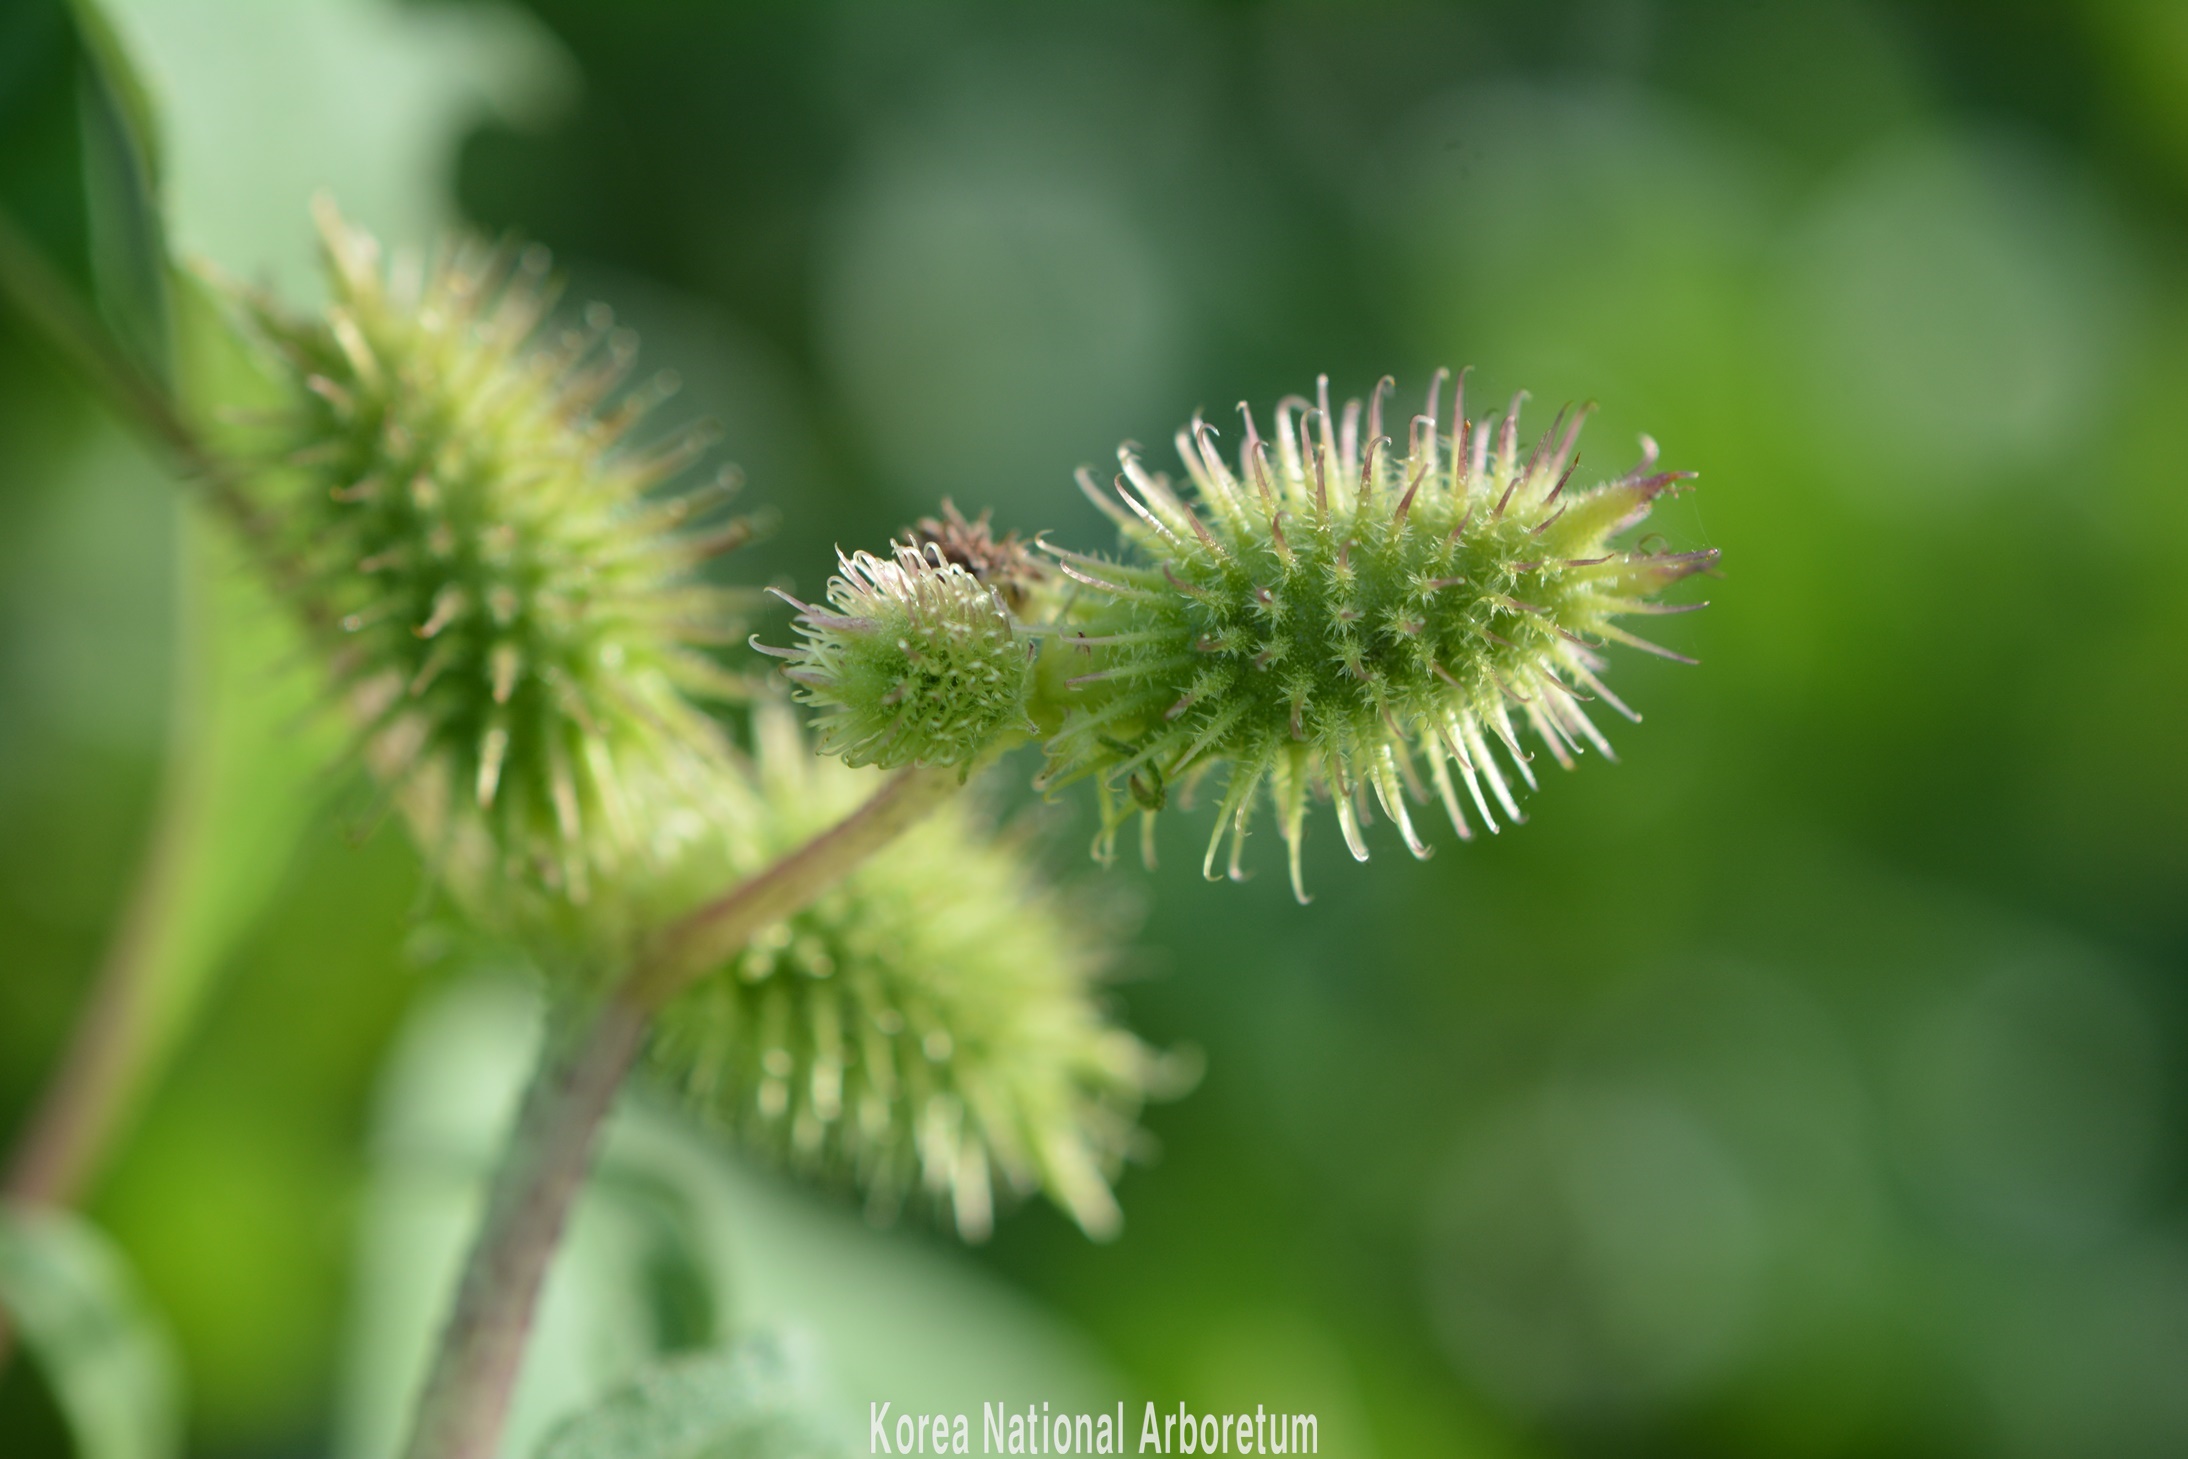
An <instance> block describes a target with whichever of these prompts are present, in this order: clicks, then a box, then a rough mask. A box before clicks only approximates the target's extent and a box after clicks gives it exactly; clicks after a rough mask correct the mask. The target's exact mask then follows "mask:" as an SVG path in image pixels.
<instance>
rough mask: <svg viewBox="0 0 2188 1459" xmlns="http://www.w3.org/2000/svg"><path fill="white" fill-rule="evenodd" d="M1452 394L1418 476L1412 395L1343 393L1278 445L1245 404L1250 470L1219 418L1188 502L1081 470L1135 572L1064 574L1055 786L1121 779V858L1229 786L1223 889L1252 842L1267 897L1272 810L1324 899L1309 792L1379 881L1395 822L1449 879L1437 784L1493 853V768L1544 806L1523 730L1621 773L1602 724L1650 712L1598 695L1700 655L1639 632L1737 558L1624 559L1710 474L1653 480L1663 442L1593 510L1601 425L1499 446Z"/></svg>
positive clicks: (1153, 483) (1460, 826)
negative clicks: (1651, 667) (1636, 651)
mask: <svg viewBox="0 0 2188 1459" xmlns="http://www.w3.org/2000/svg"><path fill="white" fill-rule="evenodd" d="M1446 378H1447V376H1446V375H1445V374H1444V373H1442V372H1439V373H1438V375H1437V377H1436V382H1435V384H1434V385H1432V386H1431V388H1430V390H1429V396H1428V403H1427V408H1426V410H1425V411H1424V412H1423V413H1422V414H1420V415H1417V416H1414V417H1413V418H1412V420H1411V421H1410V422H1409V423H1408V424H1407V425H1405V426H1404V427H1402V428H1401V431H1402V433H1403V434H1404V436H1405V438H1406V442H1407V447H1406V449H1405V451H1404V452H1403V453H1400V452H1399V451H1398V450H1396V449H1395V448H1394V446H1393V443H1392V441H1391V440H1390V438H1389V437H1387V436H1385V434H1384V423H1383V395H1384V391H1385V390H1386V389H1387V388H1388V385H1389V382H1388V381H1387V380H1386V381H1385V382H1384V383H1383V385H1381V386H1378V387H1377V390H1376V392H1375V395H1374V397H1373V399H1372V400H1371V402H1370V403H1369V404H1368V406H1367V408H1366V411H1365V419H1364V421H1363V412H1362V409H1361V405H1360V402H1358V401H1353V402H1350V403H1349V404H1347V405H1346V407H1345V408H1344V411H1343V413H1342V416H1341V417H1338V416H1334V415H1333V414H1332V412H1331V410H1330V407H1329V394H1328V382H1327V380H1326V379H1325V380H1324V381H1323V382H1322V386H1321V389H1320V392H1319V398H1318V400H1317V401H1314V402H1310V401H1307V400H1305V399H1302V398H1300V397H1296V396H1295V397H1292V398H1289V399H1287V400H1285V401H1283V402H1282V403H1280V404H1279V405H1278V407H1277V411H1276V418H1275V425H1276V432H1275V439H1274V441H1273V443H1272V442H1269V441H1265V440H1263V439H1262V437H1261V436H1260V434H1259V432H1258V430H1257V429H1256V426H1255V422H1254V420H1253V416H1252V414H1251V412H1250V411H1246V409H1245V407H1244V406H1241V407H1240V409H1241V411H1242V412H1244V414H1245V435H1244V439H1243V441H1242V442H1241V445H1240V449H1239V456H1238V465H1237V469H1236V471H1234V470H1233V469H1232V468H1231V467H1230V466H1229V465H1227V464H1226V463H1225V462H1224V460H1223V459H1222V458H1221V457H1220V456H1219V455H1218V454H1217V451H1216V448H1215V443H1214V439H1213V438H1214V436H1215V432H1214V431H1213V430H1212V429H1211V428H1209V427H1208V426H1206V425H1204V424H1203V423H1201V422H1200V421H1199V420H1198V419H1196V420H1195V421H1194V423H1193V425H1192V427H1191V428H1190V429H1189V430H1186V431H1181V432H1179V434H1178V451H1179V454H1180V455H1181V456H1182V458H1183V459H1184V463H1185V468H1186V472H1187V474H1188V475H1189V476H1190V477H1191V481H1192V487H1191V492H1190V499H1189V500H1188V498H1187V496H1186V495H1185V494H1181V492H1180V491H1179V490H1178V489H1177V488H1176V487H1174V486H1173V485H1172V483H1171V482H1170V481H1169V479H1168V478H1167V477H1164V476H1162V475H1159V474H1153V473H1150V472H1149V471H1147V470H1146V469H1145V468H1144V467H1143V466H1142V465H1141V464H1140V462H1139V461H1138V459H1137V458H1136V456H1135V455H1134V454H1133V452H1132V450H1131V449H1130V448H1127V449H1125V450H1124V451H1122V452H1120V453H1119V455H1120V458H1121V460H1122V464H1123V467H1124V471H1123V474H1122V475H1120V476H1119V477H1117V478H1116V481H1115V485H1114V489H1113V491H1104V490H1102V489H1101V488H1100V486H1099V485H1098V484H1097V483H1096V482H1095V481H1094V479H1093V478H1092V476H1091V475H1090V474H1089V473H1086V472H1081V474H1080V484H1081V486H1082V488H1083V489H1084V490H1085V491H1086V493H1087V495H1088V496H1089V497H1090V498H1091V499H1092V500H1093V501H1094V503H1095V505H1096V506H1098V507H1100V508H1101V509H1102V510H1103V511H1104V512H1105V513H1106V514H1108V515H1109V516H1110V517H1111V518H1112V519H1113V520H1114V521H1115V522H1116V523H1117V526H1118V528H1119V530H1120V532H1121V533H1122V535H1123V538H1124V542H1125V545H1126V548H1127V556H1126V560H1124V561H1108V560H1105V559H1100V558H1095V557H1088V556H1082V555H1079V554H1075V553H1069V552H1062V551H1057V552H1056V555H1057V557H1058V558H1059V559H1060V565H1061V566H1062V568H1063V570H1064V572H1065V573H1066V574H1067V575H1068V576H1070V577H1071V578H1072V579H1074V580H1075V581H1076V582H1078V583H1079V584H1080V585H1081V587H1082V588H1083V590H1084V591H1083V596H1082V597H1081V598H1080V600H1079V601H1078V602H1077V603H1076V604H1075V605H1073V606H1072V607H1071V608H1070V610H1069V611H1068V612H1067V614H1066V616H1065V618H1064V623H1063V628H1062V636H1061V637H1060V638H1058V639H1055V640H1053V641H1052V643H1053V647H1052V649H1051V652H1050V654H1048V655H1044V687H1045V689H1046V691H1047V692H1046V696H1045V698H1046V701H1047V703H1046V705H1045V706H1044V707H1045V708H1046V709H1047V712H1048V713H1049V714H1050V716H1051V717H1052V718H1053V717H1055V716H1057V715H1059V714H1060V716H1061V718H1060V727H1059V728H1058V729H1057V732H1056V733H1055V734H1054V736H1053V738H1052V739H1051V740H1050V741H1049V744H1048V752H1049V763H1048V766H1047V769H1046V770H1045V772H1044V778H1045V781H1046V783H1048V784H1050V785H1060V784H1064V783H1066V782H1069V781H1071V780H1074V779H1078V778H1080V777H1084V776H1092V777H1094V778H1095V779H1096V780H1097V783H1098V784H1099V786H1100V787H1101V793H1102V801H1103V807H1104V815H1103V823H1104V835H1105V838H1106V837H1108V836H1112V835H1113V834H1114V832H1115V829H1116V827H1117V826H1118V825H1119V824H1120V823H1121V822H1122V821H1123V820H1124V819H1126V818H1127V817H1128V816H1129V815H1130V814H1131V813H1132V812H1134V811H1135V810H1137V811H1142V812H1145V813H1146V815H1147V816H1148V817H1149V823H1148V825H1147V826H1146V827H1145V828H1143V829H1146V830H1151V823H1152V816H1153V813H1154V811H1155V810H1157V809H1159V808H1160V807H1161V806H1162V805H1163V804H1164V802H1165V800H1166V798H1167V796H1168V794H1169V791H1170V788H1171V787H1172V786H1173V785H1175V784H1176V783H1178V782H1181V781H1182V782H1187V783H1190V782H1191V781H1193V780H1195V779H1197V778H1198V777H1199V776H1200V775H1202V774H1204V773H1205V772H1206V771H1207V770H1208V769H1209V768H1210V767H1212V766H1213V765H1214V764H1216V763H1218V762H1228V763H1229V765H1230V767H1231V769H1230V774H1229V779H1228V782H1227V784H1226V787H1225V789H1224V793H1223V797H1222V801H1221V804H1220V809H1219V810H1218V812H1217V822H1216V827H1215V834H1214V836H1213V837H1212V838H1211V840H1210V842H1209V845H1208V856H1207V861H1206V864H1205V866H1204V870H1206V871H1207V872H1209V874H1211V875H1212V874H1213V873H1214V866H1215V860H1216V855H1217V852H1218V850H1219V847H1220V843H1221V841H1222V838H1223V835H1224V832H1225V830H1226V829H1228V830H1229V832H1230V834H1231V838H1232V845H1231V855H1230V871H1231V875H1232V876H1234V877H1236V876H1238V875H1239V874H1240V870H1239V856H1240V850H1241V846H1242V844H1243V842H1244V840H1245V836H1246V832H1247V828H1248V823H1249V820H1250V818H1251V816H1252V812H1253V808H1254V804H1255V801H1256V798H1257V793H1258V791H1259V790H1260V789H1261V788H1262V787H1263V786H1264V785H1266V786H1268V787H1270V789H1271V790H1272V792H1273V795H1274V799H1275V802H1276V807H1277V814H1278V829H1279V831H1280V833H1281V834H1282V836H1283V837H1284V839H1285V841H1286V842H1287V843H1288V846H1289V849H1290V861H1291V874H1292V885H1293V889H1294V891H1295V892H1296V893H1297V894H1298V895H1299V897H1300V899H1301V900H1305V898H1306V894H1305V890H1304V888H1303V887H1302V885H1301V882H1300V873H1299V844H1300V836H1301V832H1302V828H1303V824H1304V821H1305V817H1306V807H1307V799H1308V795H1309V793H1310V792H1313V793H1317V794H1324V795H1327V797H1328V798H1329V799H1330V800H1331V801H1333V802H1334V803H1335V806H1336V809H1337V817H1338V822H1339V824H1340V826H1341V827H1342V829H1343V832H1344V837H1345V842H1346V845H1347V846H1348V847H1349V848H1350V849H1351V851H1352V854H1353V855H1354V856H1355V857H1357V858H1359V859H1361V860H1365V859H1366V858H1367V854H1368V853H1367V842H1366V840H1365V838H1364V837H1363V835H1362V831H1361V825H1362V822H1363V821H1364V820H1365V819H1366V818H1367V814H1368V809H1369V802H1370V799H1371V798H1372V801H1373V803H1374V804H1375V805H1376V806H1379V807H1380V808H1381V809H1382V812H1383V814H1384V815H1385V816H1386V817H1388V818H1389V819H1390V820H1391V821H1393V822H1394V823H1395V824H1396V825H1397V827H1398V830H1399V833H1400V835H1401V836H1403V838H1404V840H1405V842H1406V845H1407V846H1408V847H1409V848H1410V849H1411V850H1412V852H1413V854H1414V855H1415V856H1426V855H1428V852H1429V848H1428V846H1427V845H1426V844H1425V843H1424V842H1423V841H1422V840H1421V838H1420V836H1419V835H1418V834H1417V833H1416V832H1415V830H1414V826H1413V821H1412V817H1411V814H1410V812H1409V810H1408V807H1407V802H1408V799H1409V798H1411V799H1413V800H1414V801H1416V802H1418V801H1420V800H1424V799H1425V798H1426V796H1427V794H1428V791H1429V788H1430V787H1433V790H1434V793H1435V794H1436V796H1437V797H1438V798H1439V799H1441V801H1442V803H1443V806H1444V809H1445V811H1446V812H1447V813H1448V815H1449V817H1450V820H1451V824H1452V826H1453V828H1454V829H1455V830H1456V831H1457V832H1458V834H1459V835H1460V837H1462V838H1466V837H1470V836H1471V835H1472V834H1473V832H1472V827H1471V824H1470V821H1469V817H1468V813H1467V807H1468V805H1471V807H1472V809H1473V812H1474V813H1475V814H1477V815H1478V816H1479V817H1480V818H1481V821H1482V823H1483V824H1484V825H1486V826H1487V827H1488V828H1489V829H1490V830H1492V831H1494V830H1496V829H1497V814H1498V812H1500V811H1501V812H1502V814H1503V815H1504V817H1505V818H1507V819H1509V820H1513V821H1517V820H1519V819H1521V815H1520V810H1519V806H1518V804H1517V803H1516V801H1515V799H1514V796H1513V793H1512V786H1511V784H1510V782H1509V781H1508V780H1507V778H1506V773H1505V771H1504V770H1503V769H1502V768H1501V767H1500V766H1499V764H1498V763H1497V759H1496V756H1495V753H1494V748H1501V749H1502V750H1503V752H1504V753H1505V755H1506V757H1507V758H1508V759H1509V760H1510V761H1511V763H1512V764H1513V766H1514V767H1515V768H1516V769H1517V771H1518V774H1519V775H1520V777H1521V778H1523V779H1524V780H1525V781H1526V782H1527V783H1528V784H1529V785H1530V786H1532V785H1533V784H1534V781H1535V772H1534V768H1533V764H1532V756H1531V755H1530V753H1529V752H1528V751H1527V750H1526V749H1524V748H1523V747H1522V744H1521V740H1520V733H1519V731H1520V728H1521V725H1520V724H1518V723H1515V720H1517V721H1524V726H1525V728H1526V729H1528V730H1531V731H1532V732H1533V734H1534V736H1535V737H1536V738H1537V739H1539V740H1540V742H1541V743H1542V745H1543V747H1544V748H1546V749H1547V750H1548V751H1549V752H1550V755H1551V757H1552V758H1553V759H1555V760H1556V761H1558V762H1559V763H1560V764H1562V765H1565V766H1567V767H1570V766H1571V765H1572V764H1573V760H1574V757H1575V756H1576V755H1578V754H1579V753H1581V751H1582V750H1583V748H1584V747H1593V748H1594V749H1596V750H1599V751H1601V752H1603V753H1604V754H1606V755H1608V754H1609V752H1610V746H1609V744H1608V742H1607V741H1606V740H1605V739H1604V737H1603V735H1602V734H1601V733H1600V732H1599V730H1598V729H1597V726H1596V725H1595V723H1594V722H1593V721H1592V720H1591V719H1590V717H1589V714H1588V711H1587V709H1586V708H1585V707H1584V701H1586V700H1589V699H1599V700H1601V701H1602V702H1603V703H1606V704H1608V705H1610V706H1611V707H1612V708H1614V709H1616V710H1617V711H1618V712H1619V713H1621V714H1627V715H1629V716H1630V715H1631V711H1630V710H1628V709H1626V707H1625V705H1624V704H1622V703H1621V702H1620V701H1619V700H1618V698H1617V696H1615V695H1614V694H1612V693H1611V691H1610V690H1609V689H1608V688H1606V687H1605V686H1604V684H1603V682H1602V680H1601V678H1600V677H1599V675H1600V673H1601V672H1602V670H1603V669H1604V667H1605V661H1604V659H1603V658H1602V656H1601V655H1600V654H1599V653H1598V651H1597V650H1598V648H1599V647H1601V646H1602V645H1603V644H1605V643H1610V642H1616V643H1625V644H1630V645H1633V646H1635V647H1639V648H1643V649H1647V650H1649V651H1651V652H1655V653H1662V654H1665V655H1666V656H1668V657H1673V658H1677V657H1679V656H1678V655H1676V654H1671V653H1670V652H1669V650H1665V649H1661V648H1658V647H1657V646H1656V645H1654V644H1651V643H1648V642H1647V641H1645V640H1643V639H1640V638H1637V637H1635V636H1634V635H1632V634H1630V633H1628V632H1627V631H1626V630H1625V629H1623V628H1621V627H1620V626H1618V624H1617V623H1616V622H1615V621H1614V620H1615V619H1617V618H1619V617H1620V616H1622V615H1625V614H1632V613H1666V612H1680V611H1684V607H1686V606H1693V607H1699V606H1701V605H1699V604H1693V605H1683V606H1681V607H1672V606H1667V605H1663V604H1658V603H1655V602H1653V601H1651V597H1652V595H1653V594H1654V593H1656V592H1657V590H1659V589H1660V588H1663V587H1664V586H1666V585H1668V584H1670V583H1673V582H1676V581H1678V580H1679V579H1681V578H1683V577H1686V576H1688V575H1689V574H1691V573H1694V572H1697V571H1700V570H1702V569H1704V568H1707V567H1709V566H1710V565H1712V564H1713V563H1714V562H1715V561H1716V557H1717V554H1716V552H1715V551H1714V550H1711V551H1702V552H1686V553H1652V552H1642V551H1636V550H1630V549H1621V548H1619V547H1618V546H1616V545H1614V539H1616V538H1617V537H1618V536H1619V534H1621V533H1623V532H1625V531H1627V530H1628V529H1630V528H1632V527H1633V526H1635V525H1636V524H1637V523H1639V522H1640V521H1641V520H1642V519H1643V518H1644V517H1645V516H1647V515H1648V512H1649V509H1650V506H1651V504H1652V503H1653V502H1654V501H1655V499H1656V498H1657V497H1658V496H1659V495H1661V494H1662V493H1663V492H1665V491H1666V490H1667V489H1669V488H1671V487H1673V486H1674V485H1675V484H1676V483H1678V482H1679V481H1681V480H1683V479H1685V478H1687V477H1689V476H1691V475H1692V473H1691V472H1656V471H1654V469H1653V468H1654V465H1655V458H1656V448H1655V444H1654V443H1653V442H1650V441H1648V440H1646V438H1644V443H1643V450H1644V454H1643V459H1642V461H1641V463H1640V464H1639V465H1638V466H1636V467H1635V468H1634V469H1633V470H1631V471H1629V472H1627V473H1626V474H1624V475H1623V476H1620V477H1618V478H1616V479H1615V480H1612V481H1608V482H1605V483H1603V484H1601V485H1598V486H1595V487H1593V488H1587V489H1578V488H1575V487H1574V485H1573V481H1572V477H1573V474H1574V471H1575V468H1576V465H1577V457H1576V456H1575V454H1574V447H1575V444H1576V441H1577V438H1578V435H1579V431H1580V426H1581V422H1582V419H1583V418H1584V413H1583V414H1582V415H1579V416H1576V417H1575V418H1574V419H1573V420H1572V422H1571V424H1570V426H1569V427H1564V428H1563V429H1562V431H1561V426H1563V421H1562V417H1561V418H1560V422H1559V423H1558V424H1553V425H1552V427H1551V429H1550V431H1549V432H1548V433H1546V434H1545V435H1544V436H1543V437H1542V438H1541V439H1540V440H1539V441H1537V442H1535V443H1533V444H1532V445H1527V444H1525V443H1523V442H1522V440H1521V438H1520V436H1519V405H1520V400H1519V398H1515V399H1514V400H1513V402H1512V405H1511V408H1510V409H1509V410H1508V411H1507V412H1506V413H1505V415H1504V418H1503V421H1502V423H1501V424H1500V425H1498V426H1496V428H1495V429H1491V427H1490V424H1489V423H1488V422H1486V421H1485V422H1483V423H1482V424H1481V425H1479V426H1476V425H1474V424H1473V423H1471V422H1469V421H1468V420H1467V419H1466V416H1465V412H1464V382H1463V380H1462V381H1461V383H1460V387H1459V390H1458V392H1457V394H1456V396H1455V398H1454V399H1453V400H1452V422H1451V426H1450V428H1449V429H1448V430H1444V429H1443V428H1442V427H1441V426H1440V425H1439V421H1438V410H1439V405H1440V403H1441V396H1442V390H1443V383H1444V381H1445V379H1446ZM1052 550H1054V549H1052ZM1050 658H1053V659H1055V660H1056V661H1057V664H1056V667H1053V668H1052V667H1050V666H1049V665H1048V664H1047V663H1046V660H1047V659H1050ZM1493 747H1494V748H1493ZM1423 766H1425V767H1426V779H1425V781H1424V778H1423V774H1422V769H1423ZM1454 769H1455V770H1456V772H1457V774H1456V777H1454V775H1453V771H1454ZM1461 784H1463V786H1464V792H1463V798H1462V792H1461V790H1460V788H1459V787H1460V785H1461Z"/></svg>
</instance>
